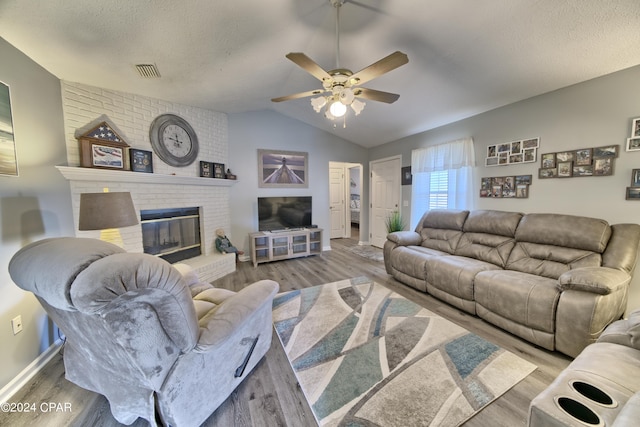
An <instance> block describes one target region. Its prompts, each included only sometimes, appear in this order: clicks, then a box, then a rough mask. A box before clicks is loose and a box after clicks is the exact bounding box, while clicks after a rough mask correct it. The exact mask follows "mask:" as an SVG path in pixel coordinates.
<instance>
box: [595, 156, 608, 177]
mask: <svg viewBox="0 0 640 427" xmlns="http://www.w3.org/2000/svg"><path fill="white" fill-rule="evenodd" d="M593 175H594V176H609V175H613V159H612V158H611V157H601V158H598V159H593Z"/></svg>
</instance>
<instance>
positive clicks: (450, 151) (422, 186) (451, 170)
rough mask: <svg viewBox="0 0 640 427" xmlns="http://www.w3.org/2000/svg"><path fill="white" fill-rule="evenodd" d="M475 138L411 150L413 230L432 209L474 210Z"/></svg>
mask: <svg viewBox="0 0 640 427" xmlns="http://www.w3.org/2000/svg"><path fill="white" fill-rule="evenodd" d="M474 166H475V153H474V150H473V139H472V138H464V139H458V140H456V141H450V142H445V143H443V144H438V145H432V146H429V147H425V148H418V149H415V150H412V151H411V173H412V175H413V179H412V186H411V229H415V227H416V225H417V223H418V221H419V220H420V218H421V217H422V215H423V214H424V213H425V212H426V211H427V210H430V209H473V201H474V194H475V192H474V185H473V167H474Z"/></svg>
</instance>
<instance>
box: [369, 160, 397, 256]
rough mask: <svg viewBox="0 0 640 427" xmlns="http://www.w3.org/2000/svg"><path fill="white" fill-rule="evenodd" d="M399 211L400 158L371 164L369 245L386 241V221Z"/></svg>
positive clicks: (381, 243)
mask: <svg viewBox="0 0 640 427" xmlns="http://www.w3.org/2000/svg"><path fill="white" fill-rule="evenodd" d="M399 209H400V158H399V157H393V158H389V159H383V160H380V161H375V162H371V233H370V239H371V245H373V246H376V247H378V248H381V247H383V246H384V242H385V240H387V226H386V224H385V222H386V219H387V218H388V217H389V215H390V214H391V213H392V212H393V211H397V210H399Z"/></svg>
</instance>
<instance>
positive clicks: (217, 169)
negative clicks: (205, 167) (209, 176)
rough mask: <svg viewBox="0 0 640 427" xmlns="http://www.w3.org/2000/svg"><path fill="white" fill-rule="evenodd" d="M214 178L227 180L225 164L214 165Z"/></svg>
mask: <svg viewBox="0 0 640 427" xmlns="http://www.w3.org/2000/svg"><path fill="white" fill-rule="evenodd" d="M213 177H214V178H221V179H225V175H224V163H213Z"/></svg>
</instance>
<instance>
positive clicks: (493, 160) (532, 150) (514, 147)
mask: <svg viewBox="0 0 640 427" xmlns="http://www.w3.org/2000/svg"><path fill="white" fill-rule="evenodd" d="M539 147H540V138H529V139H521V140H518V141H510V142H502V143H499V144H492V145H489V146H488V147H487V157H486V159H485V166H504V165H513V164H518V163H533V162H536V161H537V150H538V148H539Z"/></svg>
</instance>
